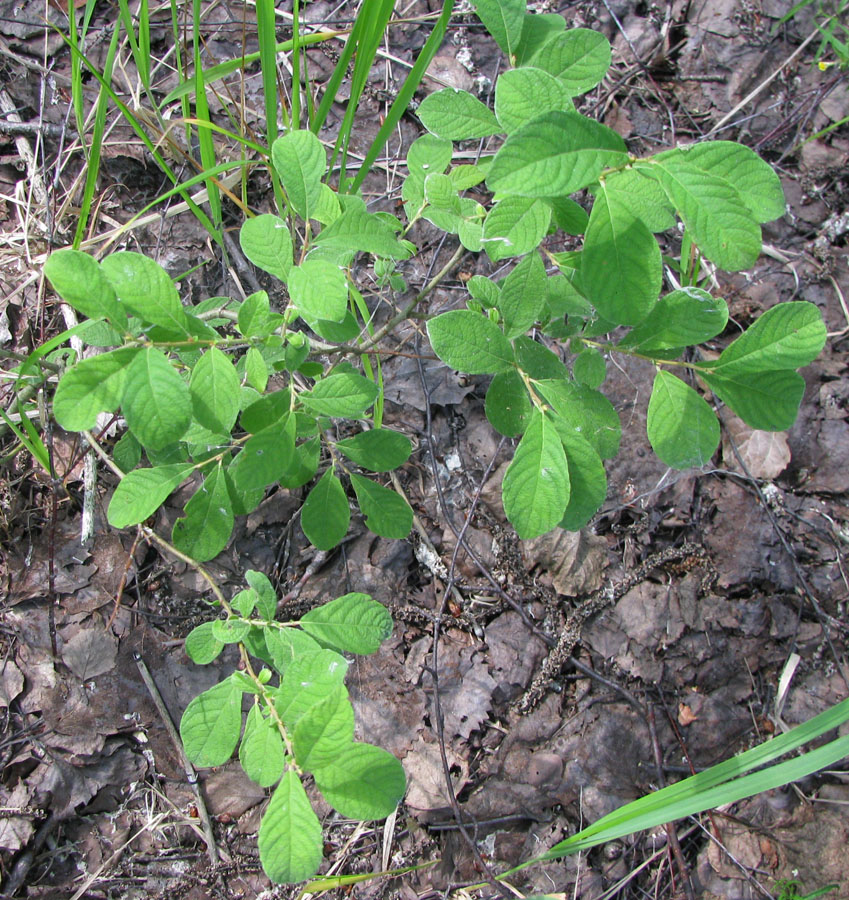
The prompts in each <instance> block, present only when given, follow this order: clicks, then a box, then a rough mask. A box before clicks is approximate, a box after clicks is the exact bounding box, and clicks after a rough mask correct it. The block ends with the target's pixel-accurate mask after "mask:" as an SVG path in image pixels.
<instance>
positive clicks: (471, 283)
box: [466, 275, 501, 309]
mask: <svg viewBox="0 0 849 900" xmlns="http://www.w3.org/2000/svg"><path fill="white" fill-rule="evenodd" d="M466 290H467V291H468V292H469V294H471V296H472V297H474V298H475V300H477V301H478V303H480V304H481V305H482V306H483V307H484V308H485V309H490V308H492V307H493V306H497V305H498V298H499V297H500V296H501V288H500V287H499V286H498V285H497V284H496V283H495V282H494V281H491V280H490V279H489V278H485V277H484V276H483V275H472V277H471V278H470V279H469V280H468V282H466Z"/></svg>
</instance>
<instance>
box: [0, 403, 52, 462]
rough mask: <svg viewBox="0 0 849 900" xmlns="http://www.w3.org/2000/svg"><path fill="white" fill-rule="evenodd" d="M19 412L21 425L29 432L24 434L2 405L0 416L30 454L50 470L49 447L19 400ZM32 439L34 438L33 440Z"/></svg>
mask: <svg viewBox="0 0 849 900" xmlns="http://www.w3.org/2000/svg"><path fill="white" fill-rule="evenodd" d="M18 412H19V413H20V416H21V425H23V426H24V428H25V429H26V431H27V434H28V435H29V437H27V434H24V433H23V432H22V431H21V430H20V429H19V428H18V426H17V425H15V423H14V422H13V421H12V420H11V419H10V418H9V417H8V416H7V415H6V410H5V409H3V407H2V406H0V416H1V417H2V418H3V421H4V422H5V423H6V426H7V427H8V429H9V431H11V432H12V434H14V435H15V437H16V438H17V439H18V441H19V442H20V443H21V444H23V446H24V448H25V449H26V450H27V451H28V452H29V454H30V456H31V457H32V458H33V459H34V460H35V461H36V462H37V463H38V464H39V465H40V466H41V467H42V468H43V469H44V471H45V472H48V473H49V472H50V457H49V455H48V453H47V448H46V447H45V446H44V442H43V441H42V440H41V438H40V437H39V435H38V432H37V431H36V430H35V426H34V425H33V424H32V422H30V420H29V418H28V416H27V415H26V414H25V413H24V411H23V407H22V406H21V403H20V401H18ZM31 439H32V440H31Z"/></svg>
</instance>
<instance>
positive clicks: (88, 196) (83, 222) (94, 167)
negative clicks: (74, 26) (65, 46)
mask: <svg viewBox="0 0 849 900" xmlns="http://www.w3.org/2000/svg"><path fill="white" fill-rule="evenodd" d="M119 35H120V29H118V28H117V27H116V28H115V30H114V31H113V32H112V40H111V41H110V42H109V49H108V50H107V51H106V59H105V62H104V69H103V75H102V76H101V75H100V73H93V74H95V77H97V79H98V81H100V93H99V94H98V97H97V107H96V109H95V113H94V126H93V128H92V132H91V144H90V149H89V153H88V165H87V166H86V173H85V184H84V185H83V197H82V201H81V202H80V214H79V218H78V219H77V227H76V230H75V231H74V240H73V246H74V249H79V246H80V244H81V243H82V240H83V237H84V235H85V230H86V227H87V226H88V217H89V213H90V212H91V203H92V200H93V199H94V192H95V190H96V189H97V178H98V176H99V175H100V153H101V149H102V147H103V132H104V130H105V129H106V111H107V109H108V106H109V102H108V101H109V95H110V93H112V95H113V96H114V92H113V91H112V90H111V88H110V87H109V83H110V82H111V81H112V67H113V66H114V64H115V56H116V54H117V52H118V37H119ZM71 52H72V55H76V54H79V53H80V51H79V50H78V49H77V48H76V47H74V46H73V45H71ZM80 56H82V54H80ZM83 58H85V57H83ZM86 64H88V63H86ZM89 68H91V66H89Z"/></svg>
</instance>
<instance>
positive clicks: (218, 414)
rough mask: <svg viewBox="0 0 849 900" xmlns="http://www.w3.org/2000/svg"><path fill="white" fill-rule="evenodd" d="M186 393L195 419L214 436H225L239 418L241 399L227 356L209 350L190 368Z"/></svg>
mask: <svg viewBox="0 0 849 900" xmlns="http://www.w3.org/2000/svg"><path fill="white" fill-rule="evenodd" d="M251 349H253V348H251ZM189 393H190V394H191V398H192V411H193V413H194V417H195V419H196V420H197V421H198V422H200V424H201V425H203V426H204V428H208V429H209V430H210V431H212V432H213V433H214V434H227V433H228V432H229V431H230V429H231V428H232V427H233V424H234V423H235V421H236V416H238V415H239V406H240V403H241V397H242V392H241V385H240V383H239V376H238V374H237V373H236V367H235V366H234V365H233V363H232V361H231V360H230V357H229V356H227V354H226V353H222V352H221V351H220V350H219V349H218V348H217V347H210V348H209V350H207V351H206V353H204V354H203V356H202V357H201V358H200V359H199V360H198V361H197V363H196V364H195V366H194V368H193V369H192V374H191V377H190V378H189Z"/></svg>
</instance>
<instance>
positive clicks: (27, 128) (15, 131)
mask: <svg viewBox="0 0 849 900" xmlns="http://www.w3.org/2000/svg"><path fill="white" fill-rule="evenodd" d="M64 130H65V129H64V128H63V127H62V126H61V125H53V124H51V123H50V122H10V121H9V120H8V119H0V134H11V135H28V134H32V135H38V134H46V135H49V136H50V137H60V136H61V135H62V134H63V132H64Z"/></svg>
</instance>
